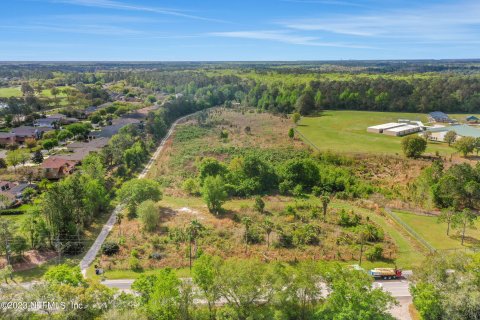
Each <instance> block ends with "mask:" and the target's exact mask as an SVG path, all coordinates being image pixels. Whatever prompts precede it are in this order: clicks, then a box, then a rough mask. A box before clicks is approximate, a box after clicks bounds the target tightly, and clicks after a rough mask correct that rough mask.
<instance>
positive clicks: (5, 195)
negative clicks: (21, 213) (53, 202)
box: [0, 181, 37, 208]
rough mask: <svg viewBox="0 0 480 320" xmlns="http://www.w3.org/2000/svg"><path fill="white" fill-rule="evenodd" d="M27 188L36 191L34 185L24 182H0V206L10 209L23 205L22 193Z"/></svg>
mask: <svg viewBox="0 0 480 320" xmlns="http://www.w3.org/2000/svg"><path fill="white" fill-rule="evenodd" d="M27 188H33V189H36V188H37V186H36V185H35V184H31V183H26V182H10V181H0V196H1V198H0V206H1V207H3V208H11V207H15V206H18V205H21V204H22V203H23V201H24V200H25V199H24V192H25V190H26V189H27Z"/></svg>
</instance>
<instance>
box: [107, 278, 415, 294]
mask: <svg viewBox="0 0 480 320" xmlns="http://www.w3.org/2000/svg"><path fill="white" fill-rule="evenodd" d="M133 281H134V280H133V279H117V280H104V281H102V284H104V285H106V286H107V287H110V288H117V289H120V290H127V289H130V287H131V285H132V283H133ZM409 284H410V283H409V282H408V280H390V281H375V282H374V287H381V288H382V289H383V290H385V291H387V292H390V293H391V294H392V296H393V297H395V298H411V295H410V292H409V291H408V286H409Z"/></svg>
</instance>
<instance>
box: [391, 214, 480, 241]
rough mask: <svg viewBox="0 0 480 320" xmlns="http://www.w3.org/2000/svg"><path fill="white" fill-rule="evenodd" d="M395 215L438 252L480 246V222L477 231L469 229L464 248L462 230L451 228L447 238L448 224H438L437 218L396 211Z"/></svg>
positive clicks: (466, 233) (477, 224) (477, 223)
mask: <svg viewBox="0 0 480 320" xmlns="http://www.w3.org/2000/svg"><path fill="white" fill-rule="evenodd" d="M395 213H396V214H397V216H398V217H400V219H402V221H404V222H405V223H406V224H408V225H409V226H410V227H411V228H412V229H413V230H415V232H417V233H418V234H419V235H420V236H421V237H423V239H425V241H427V242H428V243H430V245H432V246H433V247H434V248H436V249H438V250H448V249H462V248H468V247H474V246H476V247H478V245H479V244H480V229H479V227H480V221H477V222H476V224H475V225H476V229H473V230H472V229H467V231H466V232H465V245H464V246H462V244H461V235H460V230H459V229H456V230H452V229H451V228H450V236H447V224H446V223H437V218H436V217H431V216H423V215H417V214H414V213H410V212H405V211H395Z"/></svg>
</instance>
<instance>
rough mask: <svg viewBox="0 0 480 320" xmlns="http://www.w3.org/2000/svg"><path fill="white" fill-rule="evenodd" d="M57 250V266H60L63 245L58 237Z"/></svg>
mask: <svg viewBox="0 0 480 320" xmlns="http://www.w3.org/2000/svg"><path fill="white" fill-rule="evenodd" d="M55 249H56V250H57V264H60V260H61V258H62V243H61V242H60V239H59V237H58V235H57V238H56V239H55Z"/></svg>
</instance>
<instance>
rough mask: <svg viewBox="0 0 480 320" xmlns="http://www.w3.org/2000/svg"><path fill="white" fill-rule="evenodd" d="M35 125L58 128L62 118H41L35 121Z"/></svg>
mask: <svg viewBox="0 0 480 320" xmlns="http://www.w3.org/2000/svg"><path fill="white" fill-rule="evenodd" d="M33 126H34V127H45V128H52V129H58V128H59V127H60V119H59V118H40V119H37V120H35V121H34V122H33Z"/></svg>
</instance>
